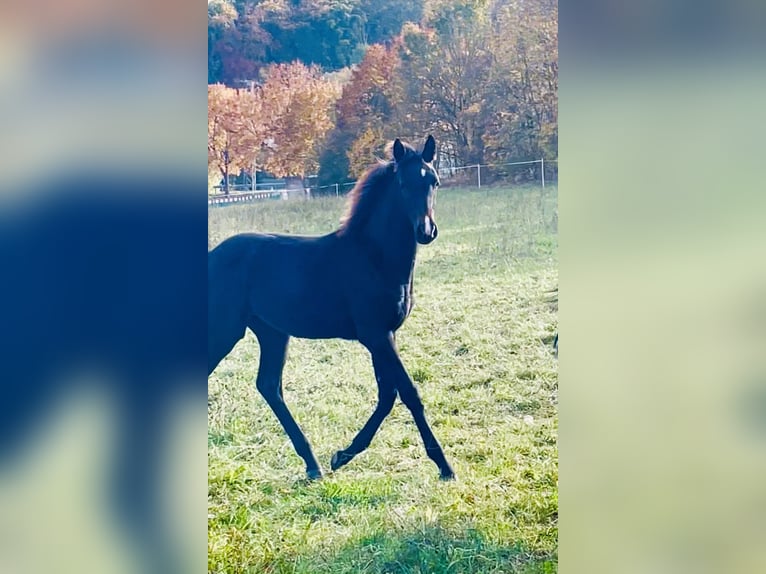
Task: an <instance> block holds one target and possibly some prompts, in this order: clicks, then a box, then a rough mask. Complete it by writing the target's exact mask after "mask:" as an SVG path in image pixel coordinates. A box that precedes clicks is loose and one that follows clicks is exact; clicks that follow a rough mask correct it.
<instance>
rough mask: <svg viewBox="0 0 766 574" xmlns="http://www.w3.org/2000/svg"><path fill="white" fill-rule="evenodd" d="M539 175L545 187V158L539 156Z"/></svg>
mask: <svg viewBox="0 0 766 574" xmlns="http://www.w3.org/2000/svg"><path fill="white" fill-rule="evenodd" d="M540 177H541V179H542V181H543V187H545V158H542V157H541V158H540Z"/></svg>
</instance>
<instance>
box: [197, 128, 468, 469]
mask: <svg viewBox="0 0 766 574" xmlns="http://www.w3.org/2000/svg"><path fill="white" fill-rule="evenodd" d="M435 151H436V142H435V141H434V138H433V137H432V136H428V138H427V139H426V142H425V146H424V147H423V151H422V152H420V153H418V152H417V151H415V150H414V149H413V148H411V147H410V146H408V145H406V144H403V143H402V142H401V141H399V140H398V139H397V140H396V141H395V142H394V146H393V156H394V157H393V161H390V162H388V163H385V164H381V165H379V166H377V167H374V168H372V169H370V170H369V171H368V172H367V173H366V174H365V175H364V177H363V178H362V179H361V180H360V181H359V182H358V183H357V185H356V187H355V188H354V189H353V190H352V191H351V193H350V208H349V212H348V215H347V217H346V218H345V220H344V222H343V224H342V226H341V227H340V229H338V230H337V231H335V232H333V233H330V234H329V235H324V236H321V237H301V236H292V235H273V234H260V233H247V234H241V235H236V236H234V237H231V238H229V239H227V240H225V241H223V242H222V243H221V244H220V245H219V246H218V247H216V248H215V249H213V250H212V251H211V252H210V253H209V255H208V374H209V373H211V372H212V371H213V370H214V369H215V367H216V366H217V365H218V363H219V362H220V361H221V359H223V358H224V357H225V356H226V355H227V354H228V353H229V352H230V351H231V349H232V348H233V347H234V345H235V344H236V342H237V341H239V340H240V339H241V338H242V337H243V336H244V334H245V329H246V328H248V327H249V328H250V329H251V330H252V331H253V333H255V336H256V337H257V339H258V342H259V344H260V348H261V359H260V365H259V367H258V376H257V379H256V385H257V387H258V390H259V391H260V393H261V394H262V395H263V397H264V398H265V399H266V402H267V403H268V404H269V406H270V407H271V409H272V410H273V411H274V414H275V415H276V416H277V418H278V419H279V422H280V423H281V424H282V427H283V428H284V429H285V431H286V432H287V434H288V436H289V437H290V440H291V441H292V443H293V446H294V447H295V450H296V452H297V453H298V454H299V455H300V457H301V458H302V459H303V460H304V461H305V463H306V473H307V474H308V477H309V478H311V479H315V478H319V477H321V476H322V470H321V468H320V466H319V463H318V462H317V459H316V457H315V456H314V453H313V452H312V450H311V446H310V445H309V442H308V440H306V437H305V436H304V434H303V432H302V431H301V429H300V427H299V426H298V424H297V423H296V422H295V419H293V417H292V415H291V414H290V411H289V410H288V408H287V405H286V404H285V402H284V399H283V396H282V369H283V367H284V363H285V355H286V352H287V344H288V341H289V339H290V337H302V338H307V339H331V338H342V339H350V340H358V341H359V342H361V343H362V344H363V345H364V346H365V347H366V348H367V349H368V350H369V352H370V354H371V356H372V364H373V367H374V369H375V379H376V381H377V383H378V404H377V406H376V407H375V410H374V411H373V413H372V415H371V416H370V418H369V420H368V421H367V422H366V423H365V425H364V426H363V427H362V429H361V430H360V431H359V433H358V434H357V435H356V437H354V439H353V440H352V441H351V444H350V445H349V446H348V447H347V448H345V449H343V450H339V451H338V452H336V453H335V454H334V455H333V457H332V460H331V461H330V466H331V468H332V469H333V470H336V469H338V468H340V467H341V466H343V465H344V464H347V463H348V462H349V461H351V460H352V459H353V458H354V457H355V456H356V455H357V454H359V453H360V452H362V451H363V450H365V449H366V448H367V447H368V446H369V444H370V442H371V441H372V438H373V436H374V435H375V433H376V432H377V430H378V428H379V427H380V424H381V423H382V422H383V419H385V418H386V416H387V415H388V414H389V413H390V412H391V409H392V408H393V406H394V402H395V400H396V397H397V394H398V396H399V397H401V399H402V402H403V403H404V404H405V405H406V406H407V408H408V409H409V410H410V412H411V413H412V416H413V418H414V420H415V424H416V425H417V427H418V430H419V431H420V436H421V437H422V438H423V443H424V444H425V448H426V453H427V454H428V456H429V457H430V458H431V460H433V461H434V462H435V463H436V465H437V466H438V467H439V472H440V474H441V478H443V479H451V478H454V472H453V470H452V467H451V466H450V464H449V463H448V462H447V459H446V458H445V456H444V452H443V451H442V448H441V446H440V445H439V442H438V441H437V440H436V437H434V434H433V432H432V431H431V428H430V426H429V425H428V422H427V420H426V417H425V413H424V410H423V403H422V402H421V400H420V397H419V396H418V391H417V389H416V388H415V385H414V384H413V382H412V379H411V378H410V377H409V375H408V374H407V371H406V370H405V368H404V366H403V365H402V361H401V359H400V358H399V355H398V353H397V350H396V345H395V340H394V333H395V332H396V330H397V329H398V328H399V327H401V325H402V323H404V320H405V319H406V318H407V316H408V315H409V313H410V311H411V310H412V278H413V270H414V266H415V254H416V252H417V244H418V243H420V244H423V245H426V244H428V243H431V242H432V241H433V240H434V239H436V236H437V233H438V231H437V228H436V222H435V221H434V211H433V205H434V196H435V193H436V192H435V190H436V188H437V187H438V185H439V178H438V176H437V174H436V172H435V171H434V169H433V167H432V166H431V162H432V160H433V158H434V154H435Z"/></svg>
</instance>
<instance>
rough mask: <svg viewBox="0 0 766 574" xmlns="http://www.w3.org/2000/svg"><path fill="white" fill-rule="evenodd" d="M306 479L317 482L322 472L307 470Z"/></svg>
mask: <svg viewBox="0 0 766 574" xmlns="http://www.w3.org/2000/svg"><path fill="white" fill-rule="evenodd" d="M306 477H308V479H309V480H319V479H320V478H322V471H321V470H320V469H318V468H316V469H313V470H307V471H306Z"/></svg>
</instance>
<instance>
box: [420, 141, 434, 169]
mask: <svg viewBox="0 0 766 574" xmlns="http://www.w3.org/2000/svg"><path fill="white" fill-rule="evenodd" d="M420 155H421V157H422V158H423V161H424V162H426V163H431V162H432V161H433V160H434V155H436V140H435V139H434V136H432V135H429V136H428V138H427V139H426V145H425V146H423V153H422V154H420Z"/></svg>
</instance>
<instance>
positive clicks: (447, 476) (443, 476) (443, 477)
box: [439, 470, 457, 482]
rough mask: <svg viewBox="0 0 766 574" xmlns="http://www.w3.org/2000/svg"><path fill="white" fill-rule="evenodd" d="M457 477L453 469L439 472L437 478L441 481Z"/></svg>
mask: <svg viewBox="0 0 766 574" xmlns="http://www.w3.org/2000/svg"><path fill="white" fill-rule="evenodd" d="M456 478H457V477H456V476H455V473H454V472H453V471H451V470H450V471H448V472H442V473H440V474H439V480H443V481H445V482H446V481H449V480H455V479H456Z"/></svg>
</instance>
